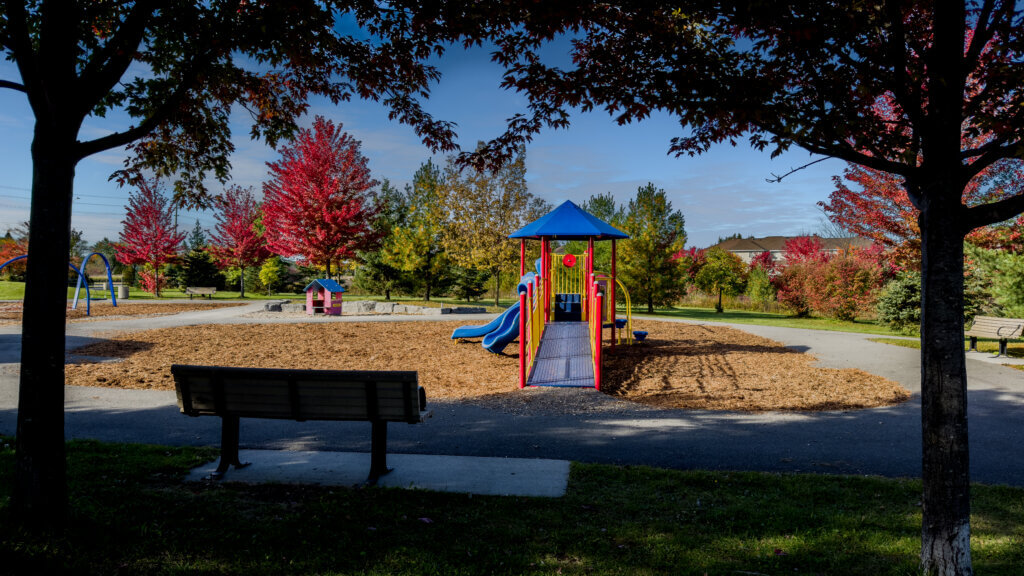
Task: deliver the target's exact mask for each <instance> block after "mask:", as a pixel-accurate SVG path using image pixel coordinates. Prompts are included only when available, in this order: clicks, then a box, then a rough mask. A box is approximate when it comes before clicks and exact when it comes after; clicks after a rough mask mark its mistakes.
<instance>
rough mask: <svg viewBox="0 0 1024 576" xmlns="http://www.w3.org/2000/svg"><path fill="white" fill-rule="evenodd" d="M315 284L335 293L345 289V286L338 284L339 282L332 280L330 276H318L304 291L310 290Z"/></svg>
mask: <svg viewBox="0 0 1024 576" xmlns="http://www.w3.org/2000/svg"><path fill="white" fill-rule="evenodd" d="M313 286H319V287H320V288H324V289H325V290H327V291H328V292H331V293H333V294H337V293H338V292H344V291H345V287H344V286H342V285H341V284H338V283H337V282H335V281H334V280H331V279H330V278H317V279H316V280H313V281H312V282H310V283H309V286H306V289H305V290H303V292H309V289H310V288H312V287H313Z"/></svg>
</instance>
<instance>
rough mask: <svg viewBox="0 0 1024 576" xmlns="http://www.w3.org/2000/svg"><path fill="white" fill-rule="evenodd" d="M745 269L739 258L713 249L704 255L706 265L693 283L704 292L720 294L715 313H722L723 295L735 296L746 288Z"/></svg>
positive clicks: (724, 251) (701, 268) (718, 249)
mask: <svg viewBox="0 0 1024 576" xmlns="http://www.w3.org/2000/svg"><path fill="white" fill-rule="evenodd" d="M745 268H746V266H744V265H743V260H740V257H739V256H737V255H735V254H733V253H732V252H729V251H727V250H722V249H721V248H711V249H710V250H708V251H707V253H706V254H705V255H704V265H703V266H701V267H700V270H699V271H698V272H697V275H696V276H695V277H694V279H693V281H694V283H695V284H696V285H697V288H699V289H701V290H703V291H704V292H707V293H709V294H718V303H717V304H715V312H718V313H721V312H723V311H724V308H722V295H723V294H727V295H729V296H735V295H737V294H740V293H742V292H743V289H744V288H745V287H746V274H745V272H746V270H745Z"/></svg>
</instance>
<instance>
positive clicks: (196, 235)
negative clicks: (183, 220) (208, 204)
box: [185, 218, 207, 252]
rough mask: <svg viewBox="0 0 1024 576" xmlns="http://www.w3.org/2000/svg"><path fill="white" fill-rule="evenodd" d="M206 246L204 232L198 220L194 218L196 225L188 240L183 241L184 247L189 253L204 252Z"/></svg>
mask: <svg viewBox="0 0 1024 576" xmlns="http://www.w3.org/2000/svg"><path fill="white" fill-rule="evenodd" d="M206 246H207V242H206V232H203V227H202V226H201V225H200V224H199V219H198V218H196V225H195V226H193V227H192V231H191V232H189V234H188V238H186V239H185V247H186V248H187V249H188V250H189V251H190V252H191V251H193V250H205V249H206Z"/></svg>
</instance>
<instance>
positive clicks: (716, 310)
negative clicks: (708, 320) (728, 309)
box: [715, 288, 725, 314]
mask: <svg viewBox="0 0 1024 576" xmlns="http://www.w3.org/2000/svg"><path fill="white" fill-rule="evenodd" d="M724 311H725V309H724V308H722V289H721V288H719V289H718V306H715V312H716V313H718V314H721V313H722V312H724Z"/></svg>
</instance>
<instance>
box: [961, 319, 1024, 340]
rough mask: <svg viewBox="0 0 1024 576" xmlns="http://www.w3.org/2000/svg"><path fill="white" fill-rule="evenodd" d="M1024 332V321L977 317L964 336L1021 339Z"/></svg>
mask: <svg viewBox="0 0 1024 576" xmlns="http://www.w3.org/2000/svg"><path fill="white" fill-rule="evenodd" d="M1022 332H1024V319H1020V318H998V317H995V316H977V317H975V319H974V322H973V323H972V324H971V328H970V329H969V330H967V331H966V332H965V333H964V334H965V335H966V336H974V337H981V338H999V339H1008V338H1020V337H1021V334H1022Z"/></svg>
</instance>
